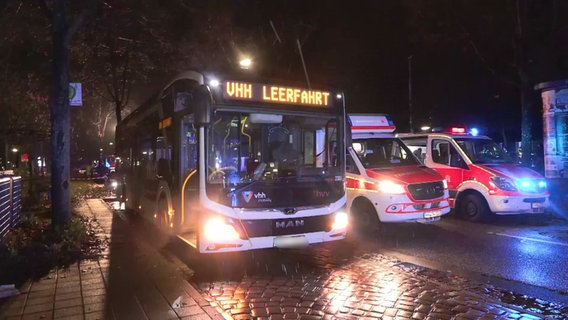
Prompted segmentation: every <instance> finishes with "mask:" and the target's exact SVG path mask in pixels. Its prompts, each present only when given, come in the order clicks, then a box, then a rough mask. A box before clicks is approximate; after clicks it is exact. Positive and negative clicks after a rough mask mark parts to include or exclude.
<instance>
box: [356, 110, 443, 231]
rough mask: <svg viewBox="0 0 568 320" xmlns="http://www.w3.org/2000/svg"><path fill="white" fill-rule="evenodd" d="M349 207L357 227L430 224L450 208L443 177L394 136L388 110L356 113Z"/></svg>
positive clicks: (366, 228)
mask: <svg viewBox="0 0 568 320" xmlns="http://www.w3.org/2000/svg"><path fill="white" fill-rule="evenodd" d="M349 119H350V122H351V139H352V141H351V142H352V144H351V146H349V147H348V152H347V155H346V156H347V162H346V163H347V174H346V184H347V207H348V210H349V212H350V217H351V223H353V227H354V228H356V229H360V230H368V229H372V228H374V227H375V226H376V225H377V224H378V223H379V222H408V221H419V222H431V221H436V220H439V219H440V217H441V216H442V215H444V214H446V213H448V212H449V211H450V204H449V201H448V189H447V185H446V182H445V180H444V178H443V177H442V176H441V175H440V174H438V173H437V172H436V171H434V170H432V169H429V168H427V167H425V166H424V165H422V164H421V163H420V161H419V160H418V159H416V157H415V156H414V155H413V154H412V152H411V151H410V149H408V147H407V146H406V145H404V143H403V142H402V141H401V140H400V139H399V138H397V137H396V136H395V135H394V133H393V132H394V131H395V129H396V128H395V126H394V124H393V122H392V121H391V120H390V118H389V117H388V115H385V114H351V115H349Z"/></svg>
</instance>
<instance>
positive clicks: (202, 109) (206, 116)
mask: <svg viewBox="0 0 568 320" xmlns="http://www.w3.org/2000/svg"><path fill="white" fill-rule="evenodd" d="M211 99H212V98H211V92H210V91H209V88H208V87H207V86H204V85H201V86H199V87H198V88H197V90H196V103H195V108H194V110H193V113H194V115H193V118H194V121H195V124H197V126H207V125H209V124H210V123H211Z"/></svg>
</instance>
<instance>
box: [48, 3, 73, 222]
mask: <svg viewBox="0 0 568 320" xmlns="http://www.w3.org/2000/svg"><path fill="white" fill-rule="evenodd" d="M52 23H53V70H52V72H53V74H52V92H51V95H50V103H49V104H50V111H51V159H52V163H51V210H52V216H51V221H52V223H53V224H54V225H65V224H67V223H68V222H69V221H70V220H71V196H70V189H69V188H70V171H69V163H70V127H71V126H70V112H69V43H68V42H69V40H68V39H69V38H68V34H67V33H68V31H69V30H68V28H67V19H66V16H65V7H64V1H55V2H54V8H53V19H52Z"/></svg>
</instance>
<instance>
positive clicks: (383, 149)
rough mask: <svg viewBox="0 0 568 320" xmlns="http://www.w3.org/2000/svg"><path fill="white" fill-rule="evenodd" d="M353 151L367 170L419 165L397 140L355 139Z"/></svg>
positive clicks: (405, 147) (406, 148)
mask: <svg viewBox="0 0 568 320" xmlns="http://www.w3.org/2000/svg"><path fill="white" fill-rule="evenodd" d="M353 149H354V150H355V152H356V153H357V155H358V156H359V159H361V163H363V165H364V166H365V168H369V169H373V168H375V169H380V168H390V167H393V166H416V165H419V164H420V163H419V162H418V160H416V158H415V157H414V156H413V155H411V152H410V150H409V149H408V147H407V146H406V145H405V144H404V143H403V142H402V141H401V140H400V139H397V138H372V139H355V140H353Z"/></svg>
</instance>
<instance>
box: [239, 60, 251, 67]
mask: <svg viewBox="0 0 568 320" xmlns="http://www.w3.org/2000/svg"><path fill="white" fill-rule="evenodd" d="M239 65H240V66H241V69H249V68H250V67H251V66H252V59H250V58H243V59H241V60H240V61H239Z"/></svg>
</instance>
